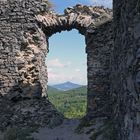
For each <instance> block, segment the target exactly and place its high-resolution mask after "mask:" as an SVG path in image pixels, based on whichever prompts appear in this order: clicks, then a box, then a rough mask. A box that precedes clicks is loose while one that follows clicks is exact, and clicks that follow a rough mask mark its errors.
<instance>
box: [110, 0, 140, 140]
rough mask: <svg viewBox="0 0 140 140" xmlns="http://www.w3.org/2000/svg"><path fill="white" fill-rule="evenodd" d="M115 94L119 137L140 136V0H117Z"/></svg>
mask: <svg viewBox="0 0 140 140" xmlns="http://www.w3.org/2000/svg"><path fill="white" fill-rule="evenodd" d="M112 56H113V57H112V95H113V96H114V104H115V106H114V114H115V115H114V116H115V119H116V122H117V127H116V128H117V129H118V133H117V134H118V139H120V140H139V139H140V84H139V82H140V72H139V64H140V1H139V0H133V1H132V0H130V1H128V0H127V1H125V0H116V1H114V48H113V54H112Z"/></svg>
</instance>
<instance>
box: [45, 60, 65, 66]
mask: <svg viewBox="0 0 140 140" xmlns="http://www.w3.org/2000/svg"><path fill="white" fill-rule="evenodd" d="M47 65H48V67H58V68H63V67H64V66H65V65H64V64H62V63H61V62H60V60H59V59H57V58H56V59H52V60H49V61H48V63H47Z"/></svg>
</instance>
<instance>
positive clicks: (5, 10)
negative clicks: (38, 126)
mask: <svg viewBox="0 0 140 140" xmlns="http://www.w3.org/2000/svg"><path fill="white" fill-rule="evenodd" d="M0 2H1V3H0V94H1V95H2V96H3V95H6V96H7V97H8V98H10V99H12V98H15V97H16V98H17V97H18V98H19V97H23V98H24V97H29V98H31V97H34V96H37V97H40V96H41V95H42V96H45V95H46V83H47V71H46V66H45V57H46V54H47V42H46V36H45V34H44V33H43V31H42V30H41V29H40V28H38V26H37V23H36V19H35V15H36V14H38V13H42V12H44V11H45V12H46V11H47V10H48V7H47V5H46V3H43V2H42V3H41V0H38V1H34V0H31V1H28V0H25V1H18V0H7V1H4V2H3V1H0Z"/></svg>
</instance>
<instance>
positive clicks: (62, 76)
mask: <svg viewBox="0 0 140 140" xmlns="http://www.w3.org/2000/svg"><path fill="white" fill-rule="evenodd" d="M86 77H87V75H86V72H85V73H84V72H81V71H80V69H78V68H77V69H73V71H71V72H69V71H63V72H58V71H56V70H55V69H54V71H53V70H51V71H50V70H49V71H48V82H49V84H58V83H63V82H66V81H71V82H73V83H78V84H82V85H85V84H86V83H87V79H86Z"/></svg>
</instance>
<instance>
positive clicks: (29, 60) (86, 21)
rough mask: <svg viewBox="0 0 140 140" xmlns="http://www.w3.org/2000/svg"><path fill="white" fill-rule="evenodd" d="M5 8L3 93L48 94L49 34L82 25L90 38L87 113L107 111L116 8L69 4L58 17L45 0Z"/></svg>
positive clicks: (0, 52) (0, 38)
mask: <svg viewBox="0 0 140 140" xmlns="http://www.w3.org/2000/svg"><path fill="white" fill-rule="evenodd" d="M0 9H1V13H0V16H1V22H0V29H1V34H0V42H1V47H0V56H1V62H2V63H1V66H0V67H1V73H2V74H1V78H0V86H1V88H0V93H1V95H2V96H6V97H8V99H10V100H13V99H14V100H15V98H36V97H37V98H41V97H42V96H47V87H46V83H47V69H46V66H45V58H46V55H47V51H48V50H49V48H48V47H49V46H48V38H49V37H50V36H51V35H52V34H54V33H56V32H61V31H64V30H71V29H77V30H78V31H79V32H80V33H81V34H82V35H84V36H85V40H86V45H87V46H86V52H87V62H88V63H87V65H88V70H87V71H88V109H87V113H88V114H90V115H91V116H102V115H106V110H105V109H106V108H108V107H107V106H104V104H105V103H106V102H107V101H108V95H107V94H108V90H109V84H110V83H109V72H110V65H109V64H110V63H109V62H110V52H111V47H112V30H111V26H112V24H111V20H112V11H111V10H109V9H104V8H103V7H92V6H82V5H76V6H75V7H73V8H67V9H66V10H65V12H64V15H58V14H56V13H54V12H51V11H48V7H47V5H46V3H44V2H41V0H38V1H31V2H28V0H23V1H16V0H7V1H4V2H2V3H1V5H0ZM5 23H6V24H5ZM5 25H6V26H5ZM107 105H108V104H107ZM104 108H105V109H104Z"/></svg>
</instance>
